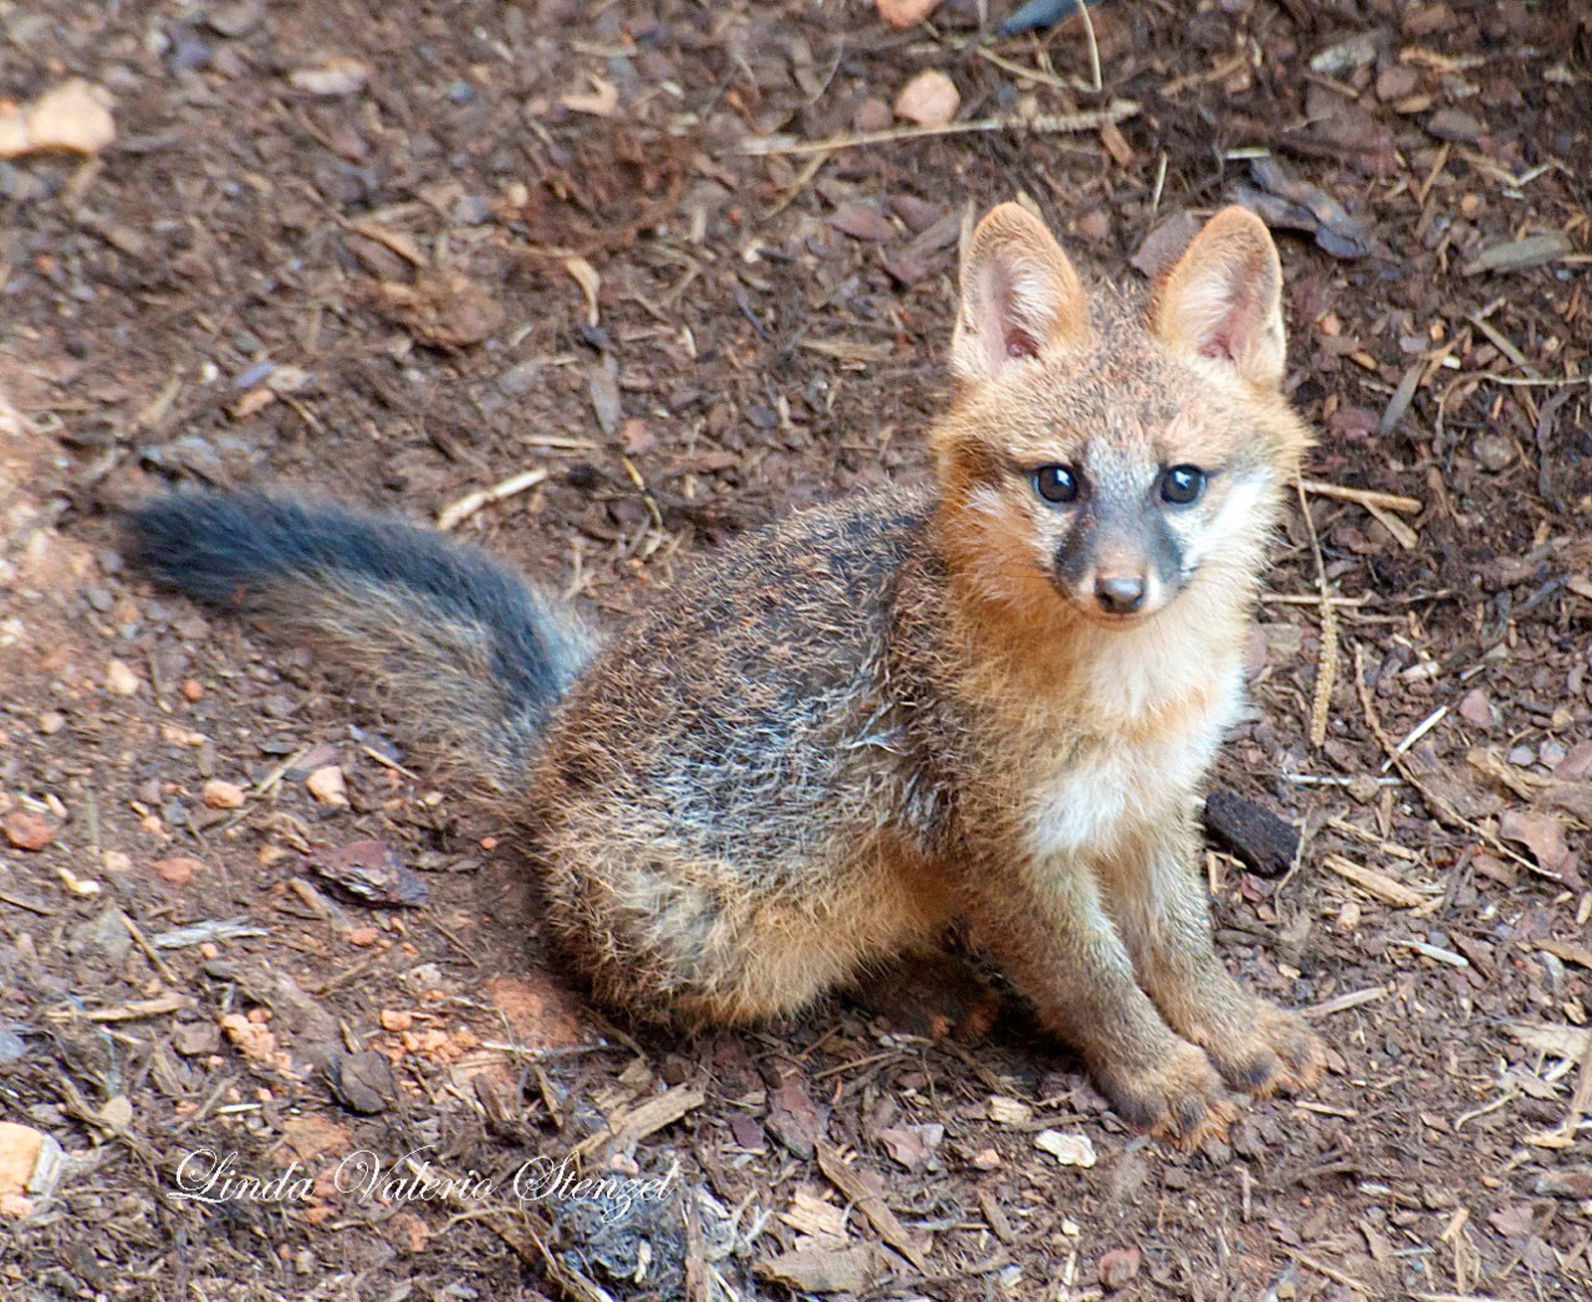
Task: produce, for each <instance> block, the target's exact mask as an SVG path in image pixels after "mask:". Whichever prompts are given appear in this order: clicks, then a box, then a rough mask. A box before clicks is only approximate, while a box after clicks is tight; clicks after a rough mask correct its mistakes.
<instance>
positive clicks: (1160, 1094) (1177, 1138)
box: [1096, 1042, 1238, 1149]
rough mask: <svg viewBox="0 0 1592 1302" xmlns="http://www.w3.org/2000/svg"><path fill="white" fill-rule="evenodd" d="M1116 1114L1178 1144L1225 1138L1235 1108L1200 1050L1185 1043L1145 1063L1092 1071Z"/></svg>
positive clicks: (1192, 1144)
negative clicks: (1151, 1061) (1164, 1055)
mask: <svg viewBox="0 0 1592 1302" xmlns="http://www.w3.org/2000/svg"><path fill="white" fill-rule="evenodd" d="M1096 1079H1097V1082H1098V1084H1099V1086H1100V1088H1101V1090H1102V1092H1104V1094H1105V1096H1106V1097H1107V1098H1108V1099H1110V1100H1111V1106H1112V1107H1113V1108H1115V1109H1116V1112H1117V1115H1118V1116H1119V1117H1121V1118H1122V1119H1123V1120H1124V1121H1126V1122H1127V1123H1128V1124H1129V1125H1130V1126H1132V1127H1134V1128H1135V1129H1137V1130H1147V1131H1149V1132H1150V1133H1151V1134H1155V1135H1166V1136H1168V1137H1169V1138H1170V1139H1171V1140H1172V1142H1173V1143H1175V1144H1176V1145H1177V1146H1178V1147H1179V1148H1184V1149H1192V1148H1197V1147H1198V1146H1199V1145H1200V1144H1201V1143H1202V1142H1204V1140H1205V1139H1207V1138H1209V1137H1210V1136H1212V1135H1214V1136H1217V1137H1219V1138H1225V1137H1226V1134H1227V1128H1228V1126H1230V1125H1231V1124H1232V1122H1233V1118H1234V1117H1236V1116H1237V1115H1238V1108H1237V1106H1236V1105H1235V1103H1234V1102H1233V1100H1232V1098H1230V1097H1229V1096H1228V1093H1227V1091H1226V1089H1225V1088H1224V1087H1223V1085H1222V1078H1221V1077H1220V1076H1219V1075H1217V1073H1216V1069H1215V1068H1214V1067H1212V1066H1211V1061H1210V1059H1209V1058H1208V1057H1206V1055H1205V1051H1204V1050H1203V1049H1200V1048H1198V1047H1196V1046H1195V1045H1192V1044H1188V1043H1186V1042H1183V1043H1180V1044H1178V1046H1177V1047H1176V1048H1175V1049H1174V1050H1173V1051H1172V1052H1171V1053H1169V1054H1168V1055H1167V1056H1166V1057H1165V1058H1162V1059H1160V1060H1159V1061H1156V1062H1154V1063H1151V1064H1149V1065H1147V1066H1144V1067H1123V1066H1121V1065H1112V1066H1108V1067H1105V1068H1103V1069H1100V1070H1098V1071H1097V1072H1096Z"/></svg>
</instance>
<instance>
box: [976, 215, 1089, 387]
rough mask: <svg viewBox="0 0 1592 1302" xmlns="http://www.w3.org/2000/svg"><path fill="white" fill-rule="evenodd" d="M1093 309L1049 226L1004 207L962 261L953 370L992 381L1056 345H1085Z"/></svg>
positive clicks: (982, 224)
mask: <svg viewBox="0 0 1592 1302" xmlns="http://www.w3.org/2000/svg"><path fill="white" fill-rule="evenodd" d="M1088 331H1089V304H1088V302H1087V301H1086V300H1085V298H1084V294H1083V286H1082V285H1081V284H1079V282H1078V273H1077V272H1076V271H1074V270H1073V269H1072V263H1070V262H1069V261H1067V255H1066V254H1065V253H1063V252H1062V251H1061V246H1060V245H1059V244H1057V243H1056V240H1055V237H1054V236H1052V235H1051V233H1050V231H1049V230H1047V229H1046V227H1045V224H1044V222H1042V221H1040V220H1039V218H1037V217H1035V216H1034V215H1033V214H1032V213H1031V212H1029V211H1028V210H1027V209H1026V208H1023V207H1021V206H1019V205H1018V204H1015V203H1003V204H1001V205H1000V206H999V207H998V208H993V209H991V210H990V212H989V213H988V214H987V215H986V216H985V218H984V220H983V221H981V222H979V224H978V229H977V230H975V231H974V232H973V238H972V239H971V240H970V241H968V246H967V255H966V257H964V258H963V260H962V302H961V306H960V307H959V308H958V310H957V316H956V331H955V333H954V334H953V335H952V337H951V369H952V371H954V372H955V374H956V376H957V378H959V379H962V380H987V379H993V378H994V377H995V376H997V375H999V374H1001V373H1002V372H1003V371H1005V370H1006V369H1007V368H1008V367H1011V366H1018V365H1021V364H1022V362H1023V361H1024V360H1025V359H1027V358H1031V357H1037V356H1038V355H1039V353H1040V352H1041V350H1043V349H1045V348H1047V347H1050V346H1051V345H1058V344H1059V345H1062V346H1066V345H1068V344H1075V343H1081V342H1082V341H1083V339H1084V336H1085V335H1086V334H1087V333H1088Z"/></svg>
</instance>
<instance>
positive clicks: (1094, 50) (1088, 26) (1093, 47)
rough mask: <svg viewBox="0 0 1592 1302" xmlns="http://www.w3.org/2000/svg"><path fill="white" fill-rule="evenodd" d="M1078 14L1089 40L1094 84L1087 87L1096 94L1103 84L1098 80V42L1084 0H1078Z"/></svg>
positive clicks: (1090, 65)
mask: <svg viewBox="0 0 1592 1302" xmlns="http://www.w3.org/2000/svg"><path fill="white" fill-rule="evenodd" d="M1078 15H1079V17H1081V18H1082V19H1083V31H1084V37H1085V38H1086V39H1087V40H1088V42H1089V75H1090V77H1092V78H1093V79H1094V85H1093V86H1091V87H1090V88H1089V89H1090V90H1092V91H1094V93H1095V94H1096V95H1098V94H1099V93H1100V91H1101V89H1102V87H1103V86H1104V84H1105V83H1104V82H1102V81H1101V80H1100V42H1099V41H1097V40H1095V29H1094V19H1093V18H1091V17H1089V6H1088V4H1087V3H1086V2H1085V0H1079V2H1078Z"/></svg>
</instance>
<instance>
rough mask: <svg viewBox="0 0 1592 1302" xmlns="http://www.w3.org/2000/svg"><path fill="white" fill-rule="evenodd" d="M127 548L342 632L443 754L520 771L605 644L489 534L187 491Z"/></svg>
mask: <svg viewBox="0 0 1592 1302" xmlns="http://www.w3.org/2000/svg"><path fill="white" fill-rule="evenodd" d="M125 536H126V550H127V553H128V559H129V560H130V561H132V562H133V563H134V564H136V565H138V566H139V567H141V568H142V569H143V570H145V571H146V572H147V573H149V574H150V575H152V576H153V577H154V578H156V579H158V580H160V581H161V582H162V583H165V584H168V585H170V586H172V587H174V588H177V589H179V590H181V591H183V592H186V593H188V594H189V595H191V596H194V597H198V598H201V599H203V600H205V601H208V602H211V603H213V604H215V605H217V606H221V607H224V608H227V609H230V610H235V611H238V612H240V613H242V614H245V615H249V616H253V617H255V618H257V619H258V620H259V621H260V622H262V623H263V624H265V625H267V626H268V627H270V628H271V629H272V631H281V632H284V633H286V634H289V635H291V636H296V637H299V638H303V639H305V640H309V641H312V642H318V643H328V642H329V643H332V644H334V645H335V647H336V648H337V650H338V652H339V653H340V655H341V658H342V659H343V660H344V661H345V662H347V663H349V664H351V665H352V666H353V667H354V668H355V669H356V670H358V671H359V672H360V673H362V674H364V675H367V676H368V677H369V678H370V680H371V681H372V682H373V683H374V684H375V685H376V686H377V687H378V688H379V689H381V691H382V692H383V694H384V695H385V697H386V699H387V700H388V701H389V702H390V705H391V708H392V710H393V712H394V714H395V715H397V716H398V719H399V722H400V723H402V724H403V725H404V726H406V727H408V728H411V729H413V730H414V731H415V732H416V733H418V734H419V735H420V739H421V740H423V741H424V742H427V743H430V744H434V745H438V746H440V748H441V750H442V754H441V756H440V758H441V759H442V760H443V761H444V762H446V763H449V764H451V765H454V766H456V767H458V768H460V769H462V770H464V771H465V772H466V773H467V774H469V775H471V776H474V777H478V778H483V779H485V780H487V781H488V782H489V783H491V784H492V785H495V786H498V787H512V786H513V785H514V780H515V778H516V777H517V776H519V775H520V773H521V772H522V771H523V768H524V764H525V757H526V755H527V753H528V751H529V748H530V746H531V743H532V742H533V740H534V738H535V735H536V732H537V730H538V728H539V726H540V724H541V722H542V720H543V719H544V717H545V716H546V714H547V711H548V709H549V708H550V707H551V706H552V705H553V703H554V702H556V701H557V700H558V698H559V697H560V696H561V695H562V694H563V692H564V690H565V688H566V687H568V685H569V683H570V682H571V680H572V679H573V678H574V677H575V675H576V674H577V673H579V672H580V670H581V668H582V667H583V666H584V665H585V663H586V662H587V660H589V659H590V657H591V654H592V651H593V649H594V644H593V641H592V639H591V637H590V635H589V634H588V633H587V631H586V629H585V628H584V627H583V626H582V624H581V623H580V622H579V621H578V620H577V619H576V618H575V617H574V616H573V614H572V613H571V612H568V611H566V610H563V609H560V608H559V607H558V605H557V603H555V602H552V601H550V600H549V599H547V598H545V597H544V596H542V595H541V594H539V593H538V592H536V591H535V590H534V589H533V588H531V587H530V586H528V585H527V584H526V583H525V581H524V580H523V579H521V578H520V576H519V575H517V574H516V573H514V572H513V571H512V570H510V569H509V568H508V567H506V566H504V565H502V564H500V563H499V562H498V561H496V560H494V559H492V558H491V557H490V556H488V555H487V554H486V553H484V552H482V551H479V550H477V549H476V548H474V547H470V546H466V545H461V544H458V543H454V542H451V541H449V540H447V539H445V538H443V537H442V536H441V535H440V534H437V533H433V532H431V531H428V530H425V529H417V528H415V527H413V526H411V525H407V524H402V523H399V522H398V521H395V520H392V519H385V518H382V517H378V516H370V515H361V514H356V513H354V512H351V511H345V510H342V509H339V508H337V507H331V506H319V505H317V506H310V505H306V504H304V503H301V502H297V501H294V500H292V499H290V498H283V497H270V496H266V495H264V494H261V493H212V492H185V493H175V494H171V495H169V496H166V497H161V498H157V499H156V500H154V501H152V502H150V503H148V504H147V505H145V506H143V507H141V508H139V509H137V510H135V511H133V512H131V513H129V515H128V517H127V519H126V526H125Z"/></svg>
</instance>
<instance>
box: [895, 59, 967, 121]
mask: <svg viewBox="0 0 1592 1302" xmlns="http://www.w3.org/2000/svg"><path fill="white" fill-rule="evenodd" d="M961 106H962V93H961V92H960V91H959V90H957V88H956V83H955V82H954V81H952V80H951V79H950V78H949V77H947V76H946V75H945V74H944V73H943V72H941V71H940V70H939V69H938V68H925V69H924V70H923V71H922V72H920V73H918V75H917V76H916V77H914V78H913V79H912V80H911V81H909V82H907V84H906V85H905V86H903V87H902V88H901V93H900V94H899V95H897V96H896V100H895V106H894V107H895V115H896V116H897V117H898V118H902V119H904V120H905V121H907V122H914V123H916V124H917V125H918V126H923V127H940V126H944V125H945V124H946V123H947V122H949V121H950V120H951V119H952V118H954V117H955V116H956V110H957V109H959V108H960V107H961Z"/></svg>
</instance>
